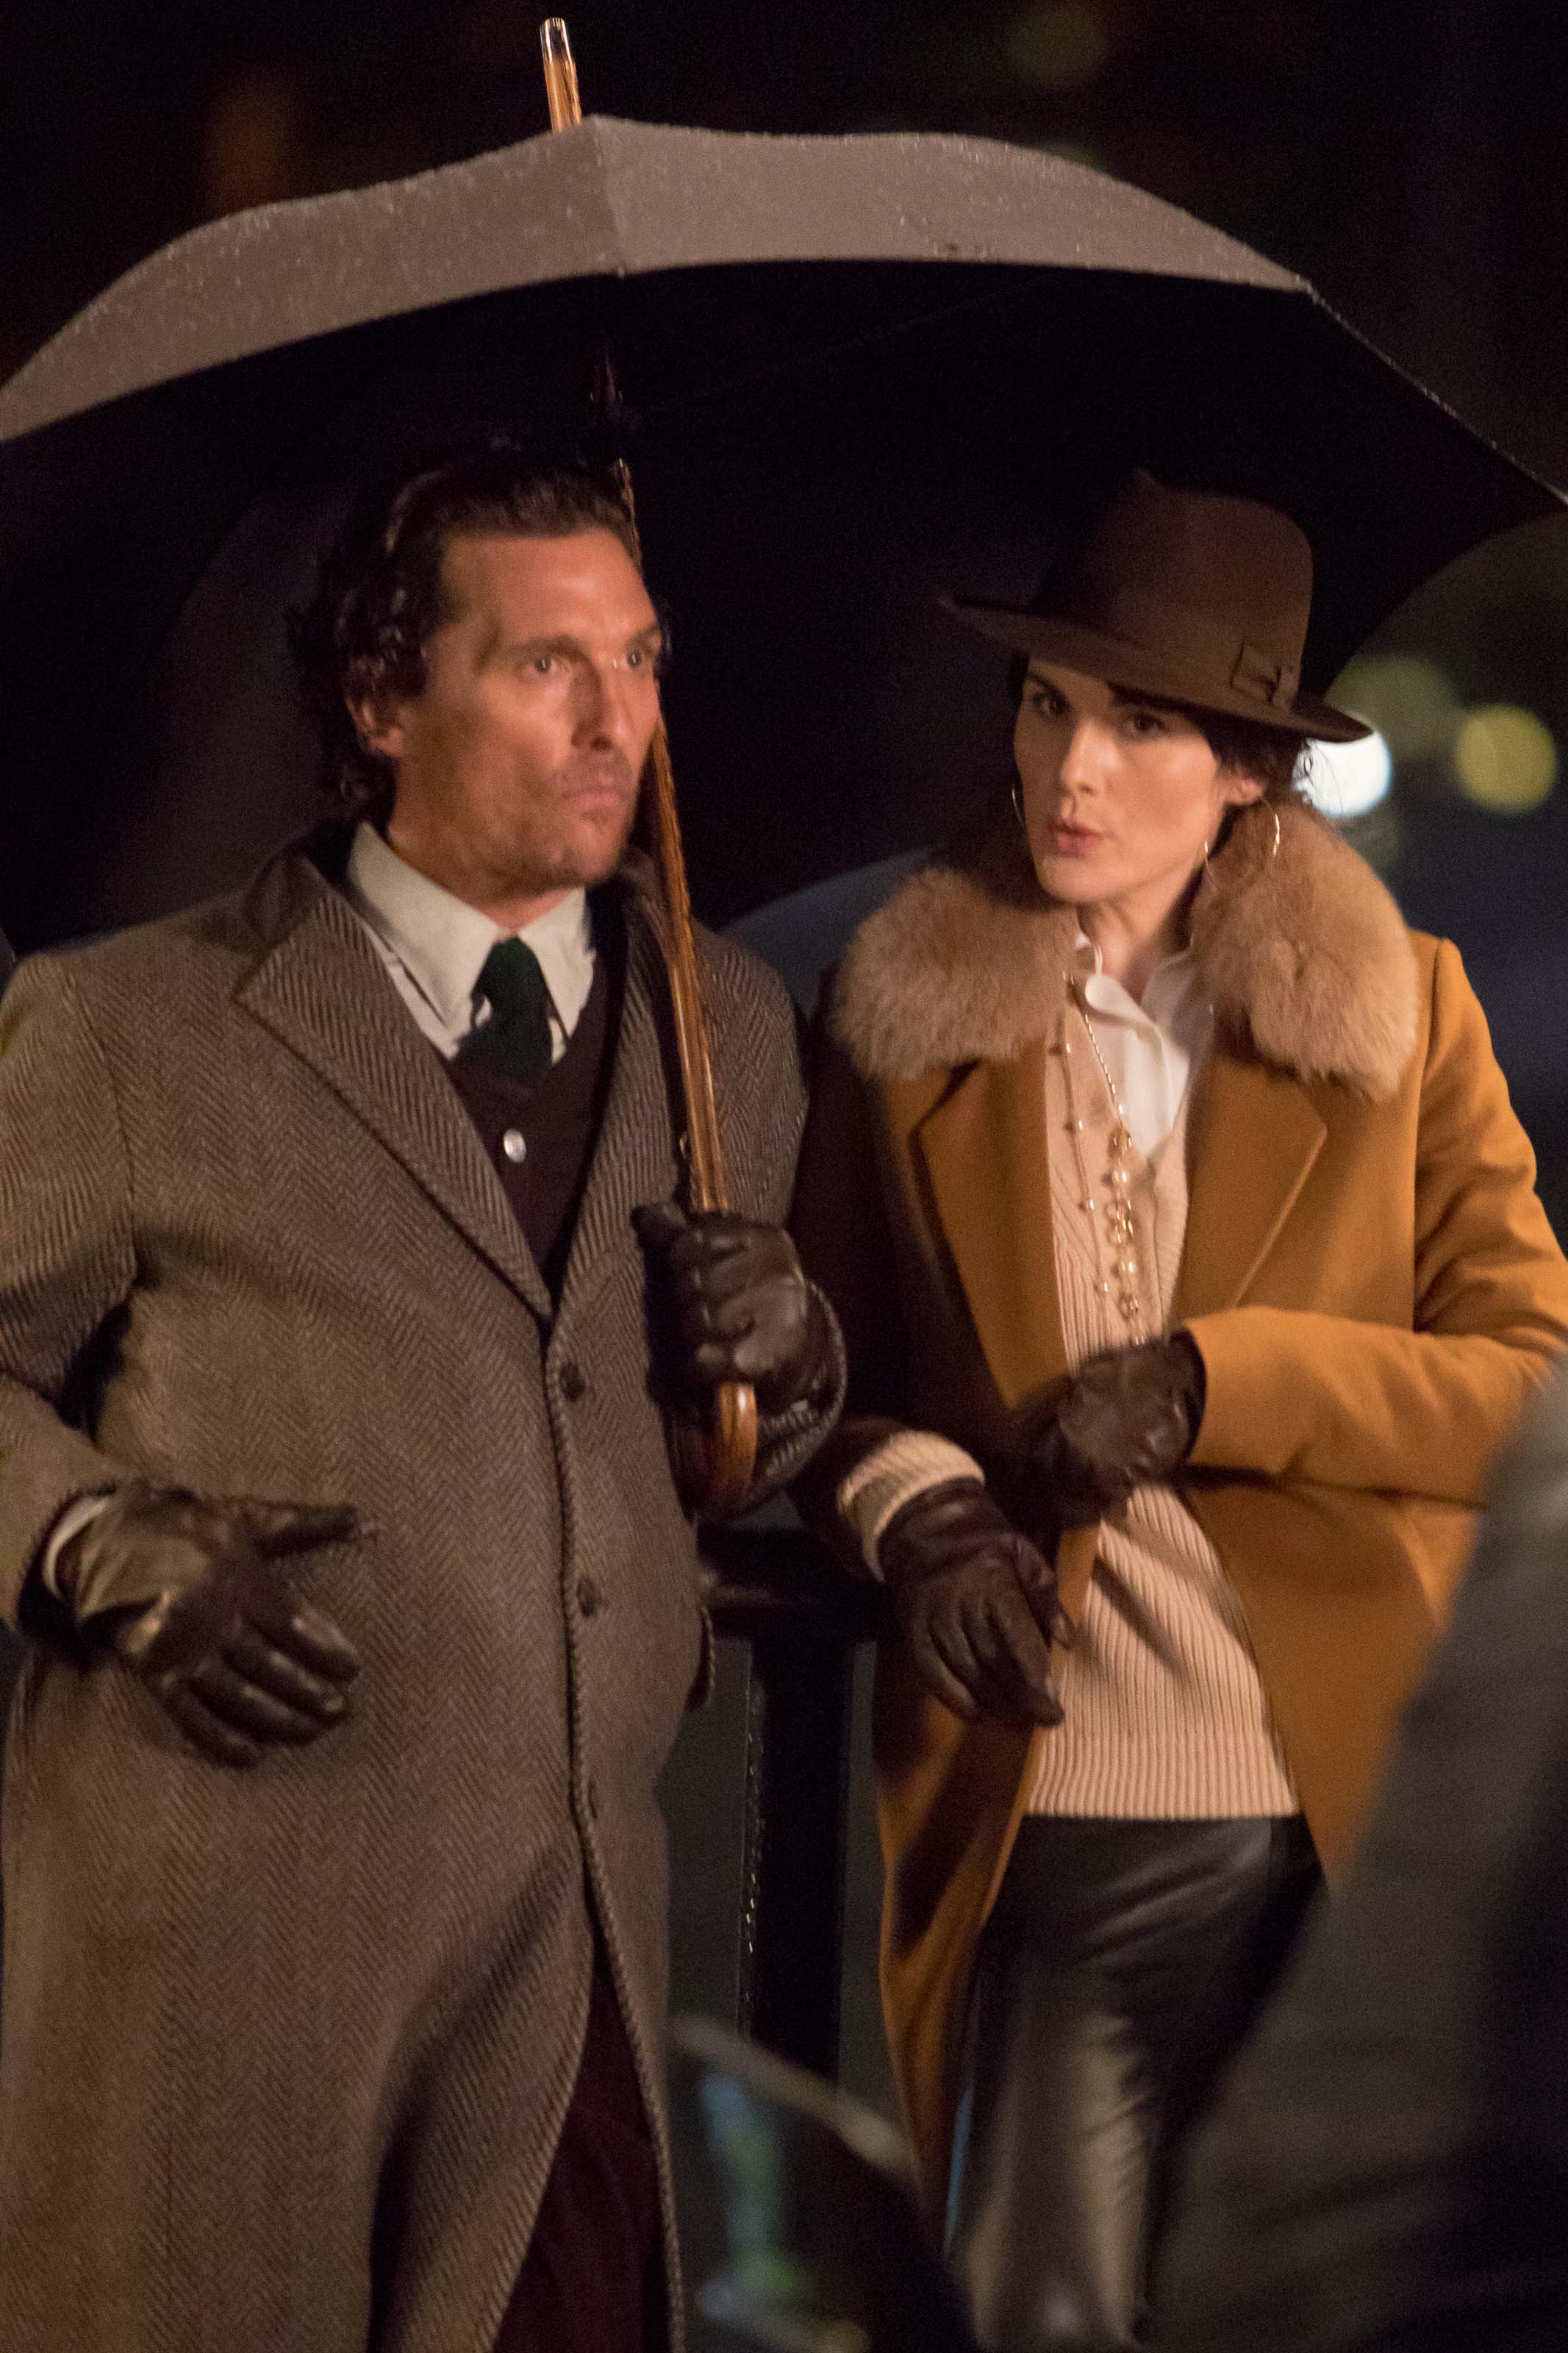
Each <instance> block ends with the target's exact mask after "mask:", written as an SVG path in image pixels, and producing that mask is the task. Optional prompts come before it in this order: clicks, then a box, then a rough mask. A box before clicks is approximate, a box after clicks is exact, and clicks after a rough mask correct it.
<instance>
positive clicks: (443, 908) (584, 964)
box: [345, 822, 594, 1035]
mask: <svg viewBox="0 0 1568 2353" xmlns="http://www.w3.org/2000/svg"><path fill="white" fill-rule="evenodd" d="M345 880H346V881H347V883H348V887H349V891H350V893H351V895H352V896H353V900H354V902H355V903H356V904H357V905H358V907H359V909H360V912H361V913H363V915H364V917H365V919H366V921H367V922H368V923H370V924H371V925H372V927H373V928H374V930H375V931H376V932H378V933H379V934H380V935H381V937H382V938H383V940H384V941H385V943H386V944H387V946H388V947H389V948H390V949H391V950H392V952H393V954H394V955H395V956H396V957H397V959H398V961H399V963H400V964H401V965H403V967H404V970H405V972H406V973H407V975H408V976H409V978H410V980H411V981H412V982H413V983H414V986H415V987H416V988H417V989H418V990H419V992H420V994H421V995H422V996H423V997H426V999H427V1000H428V1002H429V1003H430V1004H431V1006H432V1007H433V1008H435V1010H436V1011H437V1013H438V1014H439V1015H440V1017H441V1019H442V1020H443V1022H445V1023H446V1024H447V1028H448V1029H451V1030H452V1031H453V1032H454V1033H456V1034H458V1035H461V1034H463V1033H464V1032H466V1031H467V1030H468V1028H469V1026H470V1024H471V1022H472V1020H473V1004H474V991H475V989H476V988H477V987H478V986H479V975H480V973H481V972H482V971H483V970H484V965H485V959H486V957H487V956H488V955H489V952H490V950H491V949H492V948H493V947H494V946H495V944H496V942H497V941H498V940H503V939H506V938H508V937H509V936H511V935H510V934H508V933H506V932H503V931H502V930H501V928H500V924H499V923H491V921H490V919H489V916H488V915H482V914H481V913H479V909H478V908H477V907H470V906H469V905H468V902H467V901H466V900H463V899H458V898H456V897H454V895H453V893H452V892H450V891H448V890H447V889H445V888H444V886H443V885H442V884H441V883H439V882H433V881H431V879H430V877H429V876H428V875H427V874H421V873H420V872H419V871H418V869H417V868H416V867H413V866H410V865H409V864H408V862H407V861H406V860H405V859H402V858H399V856H398V855H397V852H396V851H395V849H393V848H392V846H391V844H390V843H389V842H387V841H384V839H382V837H381V835H380V834H379V833H378V832H377V831H376V830H375V828H374V826H372V825H370V824H368V823H363V822H362V823H361V824H360V826H359V827H358V828H357V829H356V830H355V833H354V838H353V847H352V848H351V849H350V851H349V858H348V867H347V870H346V874H345ZM516 937H517V938H519V939H521V940H525V941H526V942H527V944H528V945H529V946H530V947H531V949H532V950H533V953H534V955H536V956H537V957H538V958H539V968H540V970H541V972H542V974H543V975H544V982H545V987H547V988H548V989H549V991H550V995H551V998H552V1002H553V1004H554V1007H555V1010H556V1014H557V1016H558V1018H559V1019H560V1020H561V1022H562V1025H563V1028H564V1029H566V1030H567V1031H568V1032H570V1031H571V1029H573V1027H574V1024H575V1022H576V1019H577V1017H578V1015H579V1014H580V1013H581V1012H582V1010H583V1007H584V1003H585V1002H586V1000H587V996H588V991H589V989H590V988H591V987H592V986H593V979H594V951H593V930H592V926H591V923H590V920H589V915H588V900H587V893H586V892H584V891H569V892H567V894H566V896H565V898H564V899H562V900H561V901H559V902H557V904H556V905H555V906H553V907H552V908H550V909H549V911H548V912H547V913H544V914H542V915H538V916H536V917H535V918H534V920H533V922H532V923H528V924H525V925H524V927H523V929H522V930H521V932H519V933H517V934H516Z"/></svg>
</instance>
